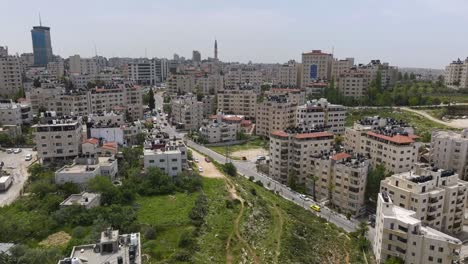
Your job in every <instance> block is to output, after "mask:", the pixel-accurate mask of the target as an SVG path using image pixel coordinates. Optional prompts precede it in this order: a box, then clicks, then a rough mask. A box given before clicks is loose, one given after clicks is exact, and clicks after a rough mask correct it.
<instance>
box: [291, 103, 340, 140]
mask: <svg viewBox="0 0 468 264" xmlns="http://www.w3.org/2000/svg"><path fill="white" fill-rule="evenodd" d="M295 118H296V126H301V127H307V128H313V127H314V126H323V127H324V128H325V129H327V130H328V131H330V132H332V133H335V134H344V132H345V120H346V108H345V107H344V106H342V105H335V104H331V103H329V102H328V101H327V99H325V98H321V99H319V100H312V101H308V102H307V103H305V104H303V105H299V106H298V107H297V110H296V117H295Z"/></svg>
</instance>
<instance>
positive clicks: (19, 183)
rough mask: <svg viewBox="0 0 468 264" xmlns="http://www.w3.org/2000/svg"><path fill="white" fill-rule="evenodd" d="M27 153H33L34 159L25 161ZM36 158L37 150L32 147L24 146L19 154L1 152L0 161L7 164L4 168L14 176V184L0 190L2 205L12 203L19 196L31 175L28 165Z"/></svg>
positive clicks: (0, 202) (0, 204) (0, 203)
mask: <svg viewBox="0 0 468 264" xmlns="http://www.w3.org/2000/svg"><path fill="white" fill-rule="evenodd" d="M27 154H32V155H33V159H32V160H30V161H25V160H24V158H25V156H26V155H27ZM35 160H36V152H35V151H32V149H30V148H24V149H22V151H21V152H20V153H18V154H13V153H12V154H8V153H6V152H3V151H1V152H0V161H3V162H4V163H5V164H4V166H3V170H4V171H7V172H9V173H10V175H11V176H13V184H12V185H11V186H10V188H9V189H8V190H7V191H6V192H0V207H1V206H5V205H9V204H11V203H12V202H13V201H14V200H16V198H18V197H19V195H20V192H21V190H22V189H23V186H24V184H25V182H26V180H27V179H28V177H29V173H28V166H29V165H31V163H32V162H33V161H35Z"/></svg>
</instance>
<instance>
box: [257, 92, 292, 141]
mask: <svg viewBox="0 0 468 264" xmlns="http://www.w3.org/2000/svg"><path fill="white" fill-rule="evenodd" d="M296 107H297V104H295V103H293V102H291V101H290V99H289V97H288V95H285V94H279V95H267V96H266V97H265V99H264V100H263V101H262V102H260V103H258V104H257V111H256V113H257V116H256V134H257V135H260V136H266V137H269V136H270V133H271V132H273V131H282V130H286V128H288V127H293V126H294V121H295V119H294V117H295V116H296Z"/></svg>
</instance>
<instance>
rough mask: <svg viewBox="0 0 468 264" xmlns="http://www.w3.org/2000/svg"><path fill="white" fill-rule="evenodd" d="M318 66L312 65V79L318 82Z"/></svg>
mask: <svg viewBox="0 0 468 264" xmlns="http://www.w3.org/2000/svg"><path fill="white" fill-rule="evenodd" d="M317 75H318V66H317V64H312V65H310V79H313V80H317Z"/></svg>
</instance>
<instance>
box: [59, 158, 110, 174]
mask: <svg viewBox="0 0 468 264" xmlns="http://www.w3.org/2000/svg"><path fill="white" fill-rule="evenodd" d="M98 160H99V163H98V164H94V165H85V164H72V165H65V166H63V167H62V168H60V169H59V170H58V171H57V172H62V173H63V172H68V173H84V172H92V171H95V170H96V169H98V168H99V167H100V166H110V165H111V164H112V163H113V162H114V161H115V159H113V158H110V157H99V158H98Z"/></svg>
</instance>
